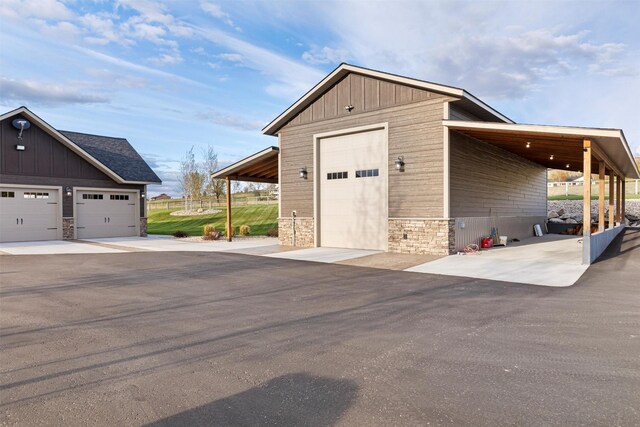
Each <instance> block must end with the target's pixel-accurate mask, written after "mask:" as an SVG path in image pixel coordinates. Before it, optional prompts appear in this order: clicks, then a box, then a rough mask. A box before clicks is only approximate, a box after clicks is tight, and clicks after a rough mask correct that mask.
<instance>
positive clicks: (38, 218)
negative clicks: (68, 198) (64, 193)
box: [0, 187, 62, 242]
mask: <svg viewBox="0 0 640 427" xmlns="http://www.w3.org/2000/svg"><path fill="white" fill-rule="evenodd" d="M59 191H60V190H58V189H48V188H47V189H43V188H20V187H0V196H1V197H0V242H26V241H35V240H54V239H60V238H62V224H61V223H62V218H61V217H60V216H61V214H60V200H59V196H60V193H59Z"/></svg>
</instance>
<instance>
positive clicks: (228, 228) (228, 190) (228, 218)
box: [226, 177, 233, 242]
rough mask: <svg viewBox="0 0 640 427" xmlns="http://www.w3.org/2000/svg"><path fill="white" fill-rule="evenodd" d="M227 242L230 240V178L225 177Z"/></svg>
mask: <svg viewBox="0 0 640 427" xmlns="http://www.w3.org/2000/svg"><path fill="white" fill-rule="evenodd" d="M226 180H227V230H226V232H227V242H230V241H231V240H232V236H231V235H232V234H233V233H232V231H231V178H229V177H227V178H226Z"/></svg>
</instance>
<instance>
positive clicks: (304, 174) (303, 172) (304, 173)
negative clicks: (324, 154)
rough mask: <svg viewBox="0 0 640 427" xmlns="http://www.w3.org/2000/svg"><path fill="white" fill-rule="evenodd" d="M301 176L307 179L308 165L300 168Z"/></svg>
mask: <svg viewBox="0 0 640 427" xmlns="http://www.w3.org/2000/svg"><path fill="white" fill-rule="evenodd" d="M299 175H300V178H302V179H307V167H306V166H303V167H301V168H300V172H299Z"/></svg>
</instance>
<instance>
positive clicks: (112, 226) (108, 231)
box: [76, 190, 138, 239]
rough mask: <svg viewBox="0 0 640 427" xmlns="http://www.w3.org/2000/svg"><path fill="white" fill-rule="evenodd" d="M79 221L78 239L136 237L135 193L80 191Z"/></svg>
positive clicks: (77, 227) (78, 201) (77, 207)
mask: <svg viewBox="0 0 640 427" xmlns="http://www.w3.org/2000/svg"><path fill="white" fill-rule="evenodd" d="M76 218H77V225H76V235H77V238H78V239H89V238H94V237H127V236H136V235H137V227H136V221H137V220H138V215H137V210H136V193H134V192H122V191H120V192H111V191H102V190H82V191H78V192H77V194H76Z"/></svg>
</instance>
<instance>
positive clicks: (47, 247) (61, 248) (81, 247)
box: [0, 240, 125, 255]
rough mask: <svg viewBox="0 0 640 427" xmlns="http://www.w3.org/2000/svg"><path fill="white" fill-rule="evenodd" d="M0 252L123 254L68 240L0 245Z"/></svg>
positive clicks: (26, 253) (118, 250)
mask: <svg viewBox="0 0 640 427" xmlns="http://www.w3.org/2000/svg"><path fill="white" fill-rule="evenodd" d="M0 252H3V253H5V254H9V255H55V254H109V253H121V252H125V251H124V250H121V249H115V248H110V247H102V246H96V245H90V244H86V243H82V242H76V241H68V240H49V241H45V242H9V243H0Z"/></svg>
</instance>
